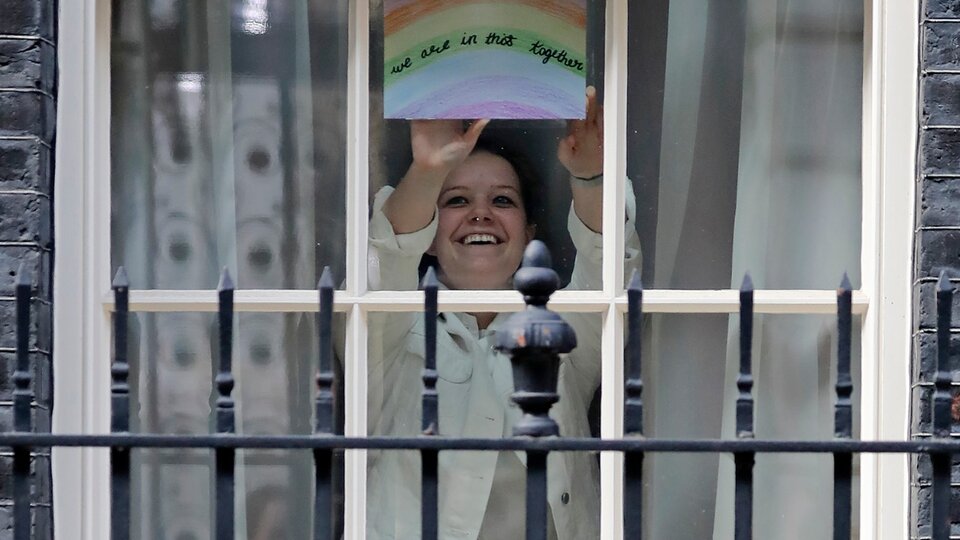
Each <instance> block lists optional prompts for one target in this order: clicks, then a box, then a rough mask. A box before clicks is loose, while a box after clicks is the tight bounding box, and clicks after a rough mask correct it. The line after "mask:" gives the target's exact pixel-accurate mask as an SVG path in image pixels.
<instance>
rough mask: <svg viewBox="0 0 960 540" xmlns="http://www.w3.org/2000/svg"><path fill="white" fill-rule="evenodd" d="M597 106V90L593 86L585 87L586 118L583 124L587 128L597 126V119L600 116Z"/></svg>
mask: <svg viewBox="0 0 960 540" xmlns="http://www.w3.org/2000/svg"><path fill="white" fill-rule="evenodd" d="M599 108H600V107H599V105H597V89H596V88H594V87H593V86H588V87H587V118H586V120H585V122H586V123H587V125H589V126H593V125H596V124H597V117H598V115H599V114H600V111H599Z"/></svg>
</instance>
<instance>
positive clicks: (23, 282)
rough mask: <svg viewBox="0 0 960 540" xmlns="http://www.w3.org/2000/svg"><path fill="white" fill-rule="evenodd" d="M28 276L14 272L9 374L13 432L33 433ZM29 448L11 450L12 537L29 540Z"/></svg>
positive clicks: (23, 270)
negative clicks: (13, 351)
mask: <svg viewBox="0 0 960 540" xmlns="http://www.w3.org/2000/svg"><path fill="white" fill-rule="evenodd" d="M30 289H31V283H30V277H29V276H27V272H26V266H25V265H23V264H21V265H20V269H19V270H18V271H17V281H16V293H15V294H16V310H17V367H16V370H15V371H14V373H13V382H14V390H13V430H14V431H17V432H21V433H29V432H31V431H32V430H33V421H32V419H31V410H30V409H31V407H32V406H33V398H34V396H33V374H32V373H31V371H30V293H31V290H30ZM30 505H31V501H30V447H28V446H14V447H13V538H14V539H15V540H29V539H30V532H31V529H32V525H33V524H32V523H31V521H32V519H31V511H30Z"/></svg>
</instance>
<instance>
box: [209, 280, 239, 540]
mask: <svg viewBox="0 0 960 540" xmlns="http://www.w3.org/2000/svg"><path fill="white" fill-rule="evenodd" d="M233 289H234V285H233V280H232V279H231V278H230V272H229V271H228V270H227V269H226V268H224V269H223V273H222V274H221V275H220V283H219V284H218V285H217V293H218V297H219V309H218V326H219V332H220V344H219V345H220V363H219V366H218V372H217V377H216V385H217V433H220V434H228V433H235V432H236V424H235V418H234V403H233V397H232V396H231V395H230V394H231V392H232V391H233V383H234V381H233V372H232V361H233ZM235 452H236V451H235V450H234V449H233V448H217V449H216V450H214V454H215V458H214V459H215V461H216V469H217V481H216V491H215V499H216V507H217V511H216V516H217V518H216V529H217V536H216V537H217V538H218V539H219V540H232V539H233V505H234V458H235Z"/></svg>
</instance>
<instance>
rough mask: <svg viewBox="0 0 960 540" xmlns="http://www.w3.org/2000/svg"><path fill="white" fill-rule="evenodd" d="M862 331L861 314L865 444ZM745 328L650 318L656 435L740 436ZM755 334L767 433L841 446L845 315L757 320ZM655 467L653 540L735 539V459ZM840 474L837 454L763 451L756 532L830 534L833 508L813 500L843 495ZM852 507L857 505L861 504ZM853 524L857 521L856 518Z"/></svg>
mask: <svg viewBox="0 0 960 540" xmlns="http://www.w3.org/2000/svg"><path fill="white" fill-rule="evenodd" d="M859 326H860V323H859V319H858V318H855V319H854V329H853V342H852V347H851V351H852V355H851V356H852V358H851V370H852V376H853V381H854V387H855V389H854V393H853V403H854V438H856V437H857V433H859V430H860V428H859V420H858V418H859V413H858V411H859V409H860V405H859V396H860V388H861V387H860V383H859V381H860V342H859ZM628 330H629V329H628ZM739 331H740V330H739V315H738V314H734V315H722V314H669V315H668V314H653V315H647V316H645V318H644V327H643V329H642V332H643V343H644V351H643V354H644V358H643V382H644V395H643V402H644V416H645V431H644V433H645V434H646V435H647V436H650V437H656V438H666V439H703V438H717V437H723V438H725V439H733V438H735V437H736V436H735V429H734V428H735V414H734V413H735V409H734V405H735V402H736V397H737V388H736V377H737V373H738V370H739V346H740V345H739V335H740V334H739ZM753 332H754V333H753V336H754V340H753V377H754V387H753V395H754V399H755V409H754V410H755V416H754V422H755V423H754V432H755V433H756V437H757V438H758V439H790V440H830V439H832V438H833V428H834V416H833V413H834V409H833V405H834V400H835V397H836V386H835V385H836V371H837V359H836V354H837V353H836V350H837V336H836V317H835V316H830V315H768V314H764V315H757V316H755V318H754V330H753ZM645 459H646V463H645V471H644V478H645V486H646V489H647V493H646V494H645V495H644V505H645V507H644V510H645V512H644V516H645V525H644V526H645V530H646V533H647V536H649V537H650V538H678V539H691V540H692V539H702V538H718V539H722V538H732V537H733V516H734V510H733V493H734V479H733V458H732V456H729V455H723V456H717V455H715V454H702V455H698V454H650V455H648V456H647V457H646V458H645ZM856 459H857V458H855V460H856ZM856 463H857V462H856V461H855V465H854V474H857V473H856V471H857V465H856ZM832 471H833V458H832V456H831V455H812V454H767V455H758V456H757V458H756V466H755V468H754V513H753V516H754V517H753V524H754V534H755V536H756V537H757V538H770V539H780V538H828V537H830V534H831V530H832V522H831V521H830V520H829V519H826V520H825V519H822V516H829V515H831V512H832V500H831V499H830V497H829V496H827V497H811V496H810V494H811V493H827V494H829V493H832V486H833V472H832ZM854 484H856V481H854ZM854 496H855V497H856V494H854ZM853 508H857V503H856V501H854V504H853ZM853 522H854V523H856V522H857V519H856V517H855V516H854V519H853ZM855 537H856V536H855Z"/></svg>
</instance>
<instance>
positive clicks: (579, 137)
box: [557, 86, 603, 178]
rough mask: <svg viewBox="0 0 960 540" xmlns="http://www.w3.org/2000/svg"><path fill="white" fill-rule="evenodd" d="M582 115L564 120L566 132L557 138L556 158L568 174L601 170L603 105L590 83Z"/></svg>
mask: <svg viewBox="0 0 960 540" xmlns="http://www.w3.org/2000/svg"><path fill="white" fill-rule="evenodd" d="M586 116H587V117H586V118H585V119H583V120H568V121H567V136H566V137H564V138H563V139H560V144H559V145H558V147H557V159H559V160H560V163H561V164H563V166H564V167H566V168H567V171H569V172H570V174H571V175H573V176H577V177H580V178H593V177H594V176H597V175H598V174H602V173H603V107H601V106H600V104H599V103H597V89H596V88H594V87H593V86H588V87H587V115H586Z"/></svg>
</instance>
